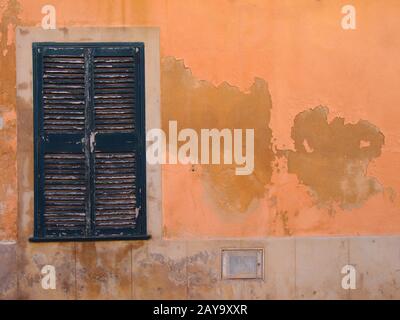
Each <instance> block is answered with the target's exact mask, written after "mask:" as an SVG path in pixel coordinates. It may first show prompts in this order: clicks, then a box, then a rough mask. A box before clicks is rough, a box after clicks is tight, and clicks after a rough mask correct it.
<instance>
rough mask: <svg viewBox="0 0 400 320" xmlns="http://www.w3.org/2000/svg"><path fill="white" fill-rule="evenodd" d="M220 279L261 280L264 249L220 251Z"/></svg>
mask: <svg viewBox="0 0 400 320" xmlns="http://www.w3.org/2000/svg"><path fill="white" fill-rule="evenodd" d="M221 259H222V263H221V265H222V279H263V277H264V249H253V248H251V249H222V252H221Z"/></svg>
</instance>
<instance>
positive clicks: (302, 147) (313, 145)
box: [288, 106, 385, 208]
mask: <svg viewBox="0 0 400 320" xmlns="http://www.w3.org/2000/svg"><path fill="white" fill-rule="evenodd" d="M328 114H329V109H328V108H327V107H323V106H319V107H316V108H313V109H309V110H306V111H303V112H301V113H299V114H298V115H297V116H296V117H295V120H294V125H293V127H292V131H291V137H292V139H293V140H294V147H295V151H289V152H288V171H289V173H294V174H296V175H297V177H298V179H299V180H300V181H301V182H302V183H303V184H305V185H307V186H308V187H310V189H311V190H312V193H313V195H314V196H315V198H316V200H317V201H318V203H319V204H329V203H331V202H332V201H334V202H336V203H338V204H339V205H340V206H341V207H342V208H351V207H354V206H359V205H361V204H362V203H363V202H365V201H366V200H367V199H368V198H369V197H370V196H372V195H373V194H376V193H378V192H381V191H383V187H382V186H381V185H380V183H379V182H378V181H377V179H375V178H374V177H370V176H368V175H367V167H368V164H369V163H370V161H371V160H373V159H374V158H377V157H379V156H380V154H381V150H382V146H383V145H384V142H385V137H384V135H383V133H382V132H381V131H380V130H379V128H377V127H376V126H374V125H373V124H371V123H370V122H368V121H365V120H359V121H358V122H357V123H356V124H352V123H345V121H344V118H341V117H336V118H334V119H332V121H330V122H329V121H328Z"/></svg>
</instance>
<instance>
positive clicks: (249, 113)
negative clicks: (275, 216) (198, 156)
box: [161, 57, 274, 213]
mask: <svg viewBox="0 0 400 320" xmlns="http://www.w3.org/2000/svg"><path fill="white" fill-rule="evenodd" d="M161 87H162V96H161V100H162V126H163V128H164V129H167V128H168V121H170V120H176V121H177V123H178V126H180V127H181V128H193V129H194V130H196V131H197V133H198V134H200V129H202V128H210V129H211V128H217V129H219V130H221V129H223V128H228V129H232V128H235V129H246V128H251V129H253V128H254V130H255V142H254V148H255V150H256V153H255V155H254V156H255V159H254V168H255V169H254V172H253V173H252V174H251V175H249V176H236V175H235V170H234V169H235V165H226V164H221V165H202V167H203V168H204V169H205V170H204V173H203V181H204V184H205V185H206V187H207V189H208V193H209V197H210V198H212V199H213V201H214V202H215V203H216V204H217V206H218V208H219V210H222V211H223V212H230V213H244V212H246V211H247V210H248V209H249V208H250V206H251V204H252V203H253V201H255V200H258V199H260V198H262V197H263V196H264V194H265V191H266V186H267V184H268V183H269V182H270V179H271V175H272V164H271V163H272V160H273V158H274V155H273V152H272V146H271V138H272V131H271V129H270V128H269V121H270V113H271V108H272V102H271V97H270V94H269V91H268V86H267V83H266V82H265V80H263V79H260V78H256V79H255V80H254V83H253V84H252V86H251V87H250V88H249V90H248V92H242V91H240V90H239V89H238V88H236V87H234V86H231V85H229V84H228V83H226V82H224V83H222V84H220V85H219V86H214V85H213V84H211V83H210V82H208V81H204V80H199V79H197V78H196V77H195V76H194V75H193V74H192V72H191V70H190V69H189V68H187V67H186V66H185V65H184V62H183V61H182V60H177V59H176V58H174V57H166V58H164V59H163V60H162V65H161ZM178 130H179V129H178Z"/></svg>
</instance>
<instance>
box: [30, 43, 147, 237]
mask: <svg viewBox="0 0 400 320" xmlns="http://www.w3.org/2000/svg"><path fill="white" fill-rule="evenodd" d="M33 54H34V64H33V67H34V101H35V103H34V104H35V112H34V114H35V179H36V183H35V237H34V238H33V239H32V240H33V241H41V240H43V241H47V240H63V239H64V240H71V239H72V240H84V239H89V240H96V239H110V240H111V239H120V238H121V239H123V238H131V239H148V238H149V236H147V235H146V216H145V205H146V202H145V170H146V167H145V143H144V141H145V138H144V72H143V71H144V46H143V44H140V43H129V44H114V43H113V44H106V43H99V44H95V43H80V44H72V43H63V44H57V43H37V44H34V45H33Z"/></svg>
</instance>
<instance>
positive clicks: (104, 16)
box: [0, 0, 400, 240]
mask: <svg viewBox="0 0 400 320" xmlns="http://www.w3.org/2000/svg"><path fill="white" fill-rule="evenodd" d="M45 4H52V5H53V6H55V8H56V14H57V27H58V28H62V27H73V26H75V27H78V26H79V27H85V26H86V27H88V26H102V27H107V26H110V27H111V26H155V27H159V28H160V48H161V113H162V127H163V128H164V129H167V128H168V121H169V120H177V121H178V126H179V129H181V128H187V127H190V128H195V129H200V128H212V127H216V128H223V127H228V128H255V129H256V137H255V138H256V139H255V171H254V173H253V174H252V175H251V176H246V177H238V176H235V175H233V174H232V170H230V169H231V168H229V167H225V166H201V165H198V166H197V165H196V166H194V167H192V166H183V165H165V166H163V173H162V190H163V191H162V197H163V199H162V211H163V232H164V233H163V235H164V237H165V238H171V239H183V238H185V239H190V238H208V237H212V238H223V237H232V238H241V237H265V236H288V235H371V234H374V235H389V234H398V233H399V232H400V210H399V209H400V208H399V201H400V199H399V196H398V194H399V192H400V178H399V176H398V172H399V169H400V154H399V148H400V129H399V126H398V119H399V116H400V111H399V110H398V105H399V102H400V90H398V88H397V86H398V83H399V81H400V72H399V68H400V65H399V62H398V56H399V53H400V40H399V38H398V31H399V29H400V21H399V19H398V15H399V13H400V3H399V2H398V1H396V0H386V1H385V2H384V5H383V2H382V1H378V0H370V1H361V0H359V1H352V2H351V4H353V5H354V6H355V8H356V14H357V16H356V17H357V29H356V30H343V29H342V28H341V25H340V22H341V18H342V16H343V15H342V14H341V8H342V6H343V5H345V4H348V3H347V1H334V0H331V1H327V0H321V1H314V0H296V1H295V0H292V1H289V0H287V1H283V0H275V1H273V0H270V1H265V0H258V1H256V0H219V1H214V0H197V1H194V0H189V1H181V0H153V1H151V0H147V1H111V0H102V1H98V0H97V1H95V0H93V1H61V0H57V1H56V0H54V1H51V2H49V1H36V0H25V1H24V0H20V1H16V0H0V17H1V22H0V32H1V34H0V116H1V117H2V118H3V123H4V124H3V128H2V129H1V130H0V170H1V171H0V172H1V174H0V239H2V240H12V239H15V238H16V233H17V231H16V230H17V228H16V224H17V207H18V198H17V188H18V186H17V163H16V157H17V140H16V130H17V127H16V123H17V121H16V95H15V90H16V88H15V85H16V80H15V65H16V58H15V28H16V26H40V25H41V19H42V17H43V15H42V14H41V8H42V6H43V5H45Z"/></svg>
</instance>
